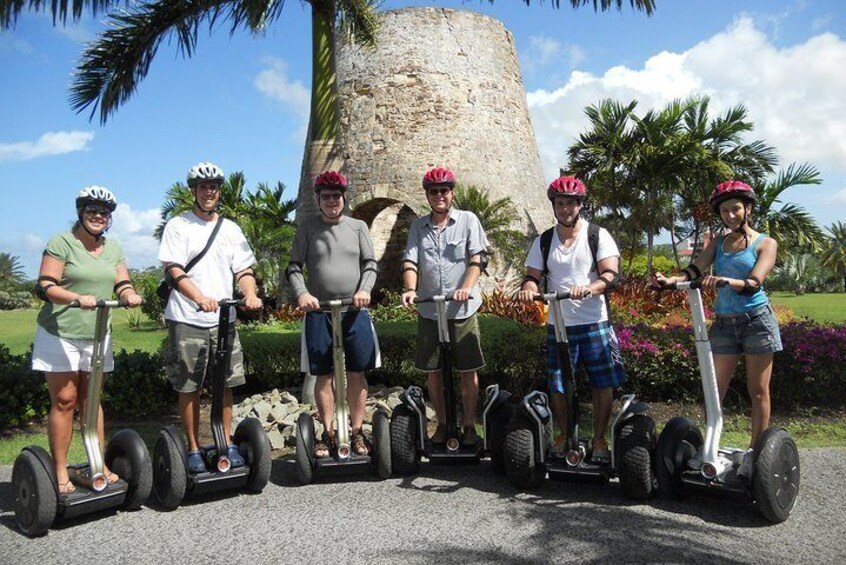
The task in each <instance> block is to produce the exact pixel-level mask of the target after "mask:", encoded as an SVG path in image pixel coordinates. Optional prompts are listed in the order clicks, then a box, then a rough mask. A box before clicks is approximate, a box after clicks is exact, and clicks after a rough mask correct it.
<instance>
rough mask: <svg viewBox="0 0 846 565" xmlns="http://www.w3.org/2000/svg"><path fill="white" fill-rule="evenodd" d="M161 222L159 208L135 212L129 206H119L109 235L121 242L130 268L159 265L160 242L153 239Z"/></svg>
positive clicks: (122, 204)
mask: <svg viewBox="0 0 846 565" xmlns="http://www.w3.org/2000/svg"><path fill="white" fill-rule="evenodd" d="M160 221H161V215H160V211H159V209H158V208H150V209H149V210H138V211H135V210H133V209H132V208H131V207H130V206H129V204H125V203H121V204H118V207H117V209H116V210H115V213H114V215H113V219H112V227H111V229H110V230H109V235H110V236H111V237H114V238H115V239H116V240H117V241H119V242H120V246H121V247H122V248H123V252H124V254H125V255H126V265H127V266H128V267H129V268H133V269H141V268H144V267H149V266H151V265H158V264H159V260H158V254H159V242H158V240H157V239H156V238H155V237H153V231H155V229H156V227H157V226H158V225H159V222H160Z"/></svg>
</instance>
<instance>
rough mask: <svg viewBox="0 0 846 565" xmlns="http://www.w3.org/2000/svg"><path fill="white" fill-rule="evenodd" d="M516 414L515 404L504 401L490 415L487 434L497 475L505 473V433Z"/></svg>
mask: <svg viewBox="0 0 846 565" xmlns="http://www.w3.org/2000/svg"><path fill="white" fill-rule="evenodd" d="M513 415H514V406H513V405H512V404H511V403H510V402H507V401H506V402H503V403H501V404H500V405H499V406H497V407H496V408H495V409H494V410H493V412H491V413H490V415H489V416H488V429H487V430H485V433H486V434H487V440H488V446H489V451H490V457H491V468H492V469H493V472H494V473H496V474H497V475H504V474H505V454H504V450H505V433H506V429H507V428H508V422H510V421H511V417H512V416H513Z"/></svg>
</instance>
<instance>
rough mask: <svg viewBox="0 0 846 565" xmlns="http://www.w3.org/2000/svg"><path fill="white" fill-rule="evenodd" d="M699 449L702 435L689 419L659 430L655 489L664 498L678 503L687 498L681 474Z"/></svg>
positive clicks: (674, 420) (675, 419)
mask: <svg viewBox="0 0 846 565" xmlns="http://www.w3.org/2000/svg"><path fill="white" fill-rule="evenodd" d="M701 445H702V434H701V433H700V432H699V428H697V427H696V424H694V423H693V421H692V420H690V418H685V417H682V416H677V417H675V418H673V419H672V420H670V421H669V422H667V425H666V426H664V429H663V430H661V435H660V436H659V437H658V447H657V448H656V450H655V467H656V469H655V470H656V473H657V475H658V488H659V489H660V490H661V493H662V494H664V496H667V497H669V498H674V499H677V500H679V499H682V498H685V497H687V495H688V493H687V489H686V488H685V487H684V485H683V484H682V482H681V474H682V471H684V469H685V464H686V462H687V460H688V459H690V458H691V457H693V455H694V454H695V453H696V450H697V448H699V447H700V446H701Z"/></svg>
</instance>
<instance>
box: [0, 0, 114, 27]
mask: <svg viewBox="0 0 846 565" xmlns="http://www.w3.org/2000/svg"><path fill="white" fill-rule="evenodd" d="M121 3H122V2H120V1H118V0H71V1H68V0H50V1H49V2H48V1H47V0H28V1H27V0H0V29H9V28H12V27H14V26H15V24H16V23H17V21H18V16H20V14H21V12H22V11H23V10H24V9H26V10H28V11H30V12H36V13H37V12H46V11H48V10H49V11H50V13H51V14H52V16H53V25H56V23H58V22H61V23H62V24H63V25H64V24H66V23H67V21H68V16H70V17H71V20H72V21H74V22H76V21H79V19H80V18H81V17H82V13H83V12H84V11H85V9H86V8H88V11H89V12H90V13H91V15H92V16H95V17H96V16H97V14H101V13H103V12H104V11H106V10H107V9H109V8H110V7H112V6H116V5H118V4H121ZM123 3H127V4H128V3H129V1H128V0H125V2H123Z"/></svg>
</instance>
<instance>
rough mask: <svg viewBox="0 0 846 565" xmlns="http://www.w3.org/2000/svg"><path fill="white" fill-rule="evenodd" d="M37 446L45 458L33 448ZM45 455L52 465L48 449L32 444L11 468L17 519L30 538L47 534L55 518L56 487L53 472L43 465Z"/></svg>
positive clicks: (21, 528) (19, 526)
mask: <svg viewBox="0 0 846 565" xmlns="http://www.w3.org/2000/svg"><path fill="white" fill-rule="evenodd" d="M34 449H39V450H41V451H42V452H43V454H42V457H39V456H38V455H36V454H35V453H32V451H30V450H34ZM45 457H46V459H47V461H48V462H49V464H50V465H52V464H53V460H52V459H51V458H50V456H49V455H47V452H46V451H44V450H43V449H41V448H38V447H29V448H27V449H25V450H24V451H22V452H21V454H20V455H18V456H17V458H16V459H15V466H14V467H13V468H12V492H13V493H14V496H15V521H16V522H17V524H18V528H20V530H21V532H23V533H24V534H25V535H27V536H29V537H36V536H41V535H44V534H45V533H47V530H49V529H50V526H51V525H52V524H53V520H55V519H56V508H57V504H58V498H57V490H56V489H57V487H56V484H55V479H54V478H53V476H52V474H51V473H50V472H49V471H48V470H47V469H46V468H45V467H44V462H43V459H44V458H45Z"/></svg>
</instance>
